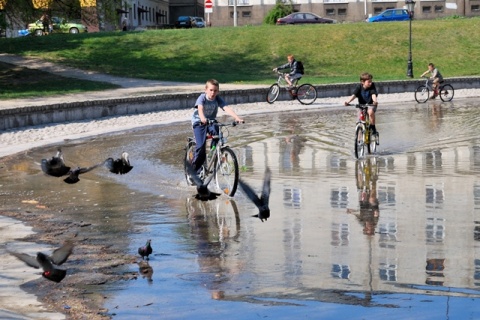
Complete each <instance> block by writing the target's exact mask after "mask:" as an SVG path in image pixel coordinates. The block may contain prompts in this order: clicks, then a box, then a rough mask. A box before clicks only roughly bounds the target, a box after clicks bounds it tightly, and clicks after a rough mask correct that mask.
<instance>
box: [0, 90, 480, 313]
mask: <svg viewBox="0 0 480 320" xmlns="http://www.w3.org/2000/svg"><path fill="white" fill-rule="evenodd" d="M478 107H479V103H478V102H477V101H476V100H474V99H470V100H468V99H464V100H456V101H455V100H454V102H453V103H429V104H423V105H418V104H413V103H410V104H408V103H407V104H401V105H390V106H388V107H384V108H380V109H379V111H378V112H377V119H378V121H377V127H378V129H379V131H380V143H381V144H380V146H379V150H378V152H377V154H376V155H374V156H369V157H368V158H367V159H363V160H360V161H357V160H355V159H354V157H353V140H354V139H353V129H354V121H355V114H356V113H355V111H354V110H353V108H350V109H348V108H325V109H321V110H315V111H313V112H306V111H302V112H292V113H288V114H282V113H277V114H268V115H255V116H251V117H247V119H246V120H247V124H246V125H243V126H239V127H236V128H232V129H230V137H229V142H230V144H231V146H232V147H233V148H234V150H235V151H236V152H237V154H238V159H239V162H240V166H241V167H242V172H241V177H242V178H243V179H244V180H245V181H246V182H248V183H249V184H250V185H252V186H254V187H255V188H257V189H259V188H260V186H261V184H262V178H263V173H264V170H265V167H266V166H268V167H270V169H271V171H272V193H271V198H270V201H271V206H270V207H271V212H272V214H271V218H270V219H268V221H265V222H263V223H262V222H261V221H260V220H259V219H256V218H253V217H251V215H252V214H255V213H256V211H255V210H256V209H255V207H254V206H253V204H252V203H250V202H249V201H247V199H246V198H245V197H244V195H243V194H242V192H241V191H238V192H237V194H236V195H235V197H234V199H233V200H232V199H228V198H226V197H220V198H219V199H217V200H215V201H210V202H201V201H198V200H196V199H194V197H193V196H192V195H193V193H194V189H192V187H187V185H186V183H185V182H184V178H183V171H182V157H183V152H182V149H183V147H184V144H185V142H186V136H188V135H189V134H190V128H189V125H188V123H181V124H174V125H165V126H161V127H156V128H147V129H139V130H134V131H129V132H128V133H122V134H115V135H109V136H102V137H97V138H93V139H85V140H82V141H70V142H67V143H66V144H65V145H63V146H62V148H63V151H64V154H65V158H66V162H67V163H70V164H75V165H76V164H78V165H89V164H92V163H95V162H100V161H102V160H104V159H105V158H106V157H108V156H119V155H120V154H121V152H122V151H124V150H125V151H128V152H129V153H130V155H131V160H132V164H133V165H134V169H133V170H132V171H131V172H130V173H129V174H128V175H125V176H115V175H112V174H110V173H108V172H107V171H106V170H105V169H98V170H96V171H93V172H91V173H88V174H85V175H82V176H81V181H80V182H79V183H77V184H76V185H72V186H70V185H66V184H64V183H63V182H62V181H61V180H60V179H56V178H52V177H46V176H45V175H43V173H42V172H41V171H40V168H39V166H38V162H39V161H40V159H42V158H46V157H50V156H52V155H53V154H54V153H55V150H56V146H54V147H53V146H51V147H45V148H40V149H36V150H33V151H30V152H27V153H26V154H25V155H24V156H23V155H22V156H19V157H18V159H16V161H15V165H11V164H8V163H7V168H8V170H2V171H1V172H0V184H1V185H2V186H1V188H2V197H1V198H0V200H1V201H2V205H3V206H2V207H3V208H5V209H12V210H15V209H21V210H25V209H26V208H28V205H27V204H23V203H21V200H24V199H30V198H31V199H36V200H38V201H39V202H40V203H42V204H43V205H45V206H46V207H48V210H52V211H56V212H57V214H58V216H59V217H61V218H62V219H65V220H67V221H84V222H88V223H92V225H93V228H95V229H96V230H97V231H98V232H101V233H102V236H105V237H106V238H107V239H111V241H112V242H115V243H116V244H117V245H119V246H124V248H127V249H126V250H128V251H129V252H130V253H132V254H135V253H136V250H137V248H138V247H139V246H140V245H143V244H144V242H145V240H146V239H152V246H153V248H154V254H153V255H152V256H151V257H150V260H149V264H150V266H151V267H152V268H153V270H154V273H153V276H152V279H151V281H149V280H148V279H146V278H141V277H140V278H139V279H137V280H135V281H129V282H122V283H117V284H115V285H111V286H109V287H108V288H107V289H106V292H105V294H106V295H107V296H108V297H109V299H107V301H106V307H107V308H108V309H109V313H110V314H112V315H113V316H114V318H115V319H131V318H132V317H139V318H141V319H150V318H151V319H157V318H158V317H159V315H160V317H162V318H168V319H185V318H192V317H195V318H196V319H211V318H212V317H213V316H228V318H229V319H245V318H247V317H248V318H250V317H252V318H253V317H259V318H264V317H269V318H274V319H297V318H300V317H303V318H319V317H321V318H322V319H337V318H349V319H353V318H355V319H360V318H365V317H367V316H369V317H371V316H388V317H389V318H390V319H405V318H422V319H430V318H432V319H433V318H443V319H448V318H457V319H458V318H462V319H464V318H472V319H473V318H479V317H480V307H479V301H478V300H479V298H480V291H479V288H480V287H479V286H480V242H479V240H480V216H479V215H480V178H478V177H479V171H480V135H479V134H480V129H478V128H479V124H480V109H479V108H478ZM35 162H36V163H35ZM127 269H128V270H123V271H125V272H126V271H136V270H138V266H137V265H135V264H133V265H130V266H128V267H127ZM73 276H74V275H73ZM392 309H394V311H392ZM320 315H321V316H320Z"/></svg>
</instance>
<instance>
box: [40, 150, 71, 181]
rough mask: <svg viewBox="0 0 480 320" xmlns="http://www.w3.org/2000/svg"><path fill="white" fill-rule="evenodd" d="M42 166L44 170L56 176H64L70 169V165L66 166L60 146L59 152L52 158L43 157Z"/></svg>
mask: <svg viewBox="0 0 480 320" xmlns="http://www.w3.org/2000/svg"><path fill="white" fill-rule="evenodd" d="M41 166H42V171H43V172H45V173H46V174H48V175H50V176H54V177H61V176H64V175H66V174H67V173H68V172H69V171H70V167H67V166H65V161H64V160H63V153H62V150H61V149H60V148H58V151H57V154H56V155H55V156H53V157H52V158H51V159H42V163H41Z"/></svg>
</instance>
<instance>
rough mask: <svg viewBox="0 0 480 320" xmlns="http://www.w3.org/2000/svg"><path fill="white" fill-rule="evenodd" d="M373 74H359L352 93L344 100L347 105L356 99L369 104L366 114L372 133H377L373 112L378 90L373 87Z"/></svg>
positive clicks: (376, 103)
mask: <svg viewBox="0 0 480 320" xmlns="http://www.w3.org/2000/svg"><path fill="white" fill-rule="evenodd" d="M372 79H373V76H372V75H371V74H370V73H367V72H365V73H362V74H361V75H360V84H358V85H357V86H356V87H355V89H354V90H353V94H352V95H351V96H350V98H348V100H346V101H345V106H349V105H350V102H352V101H353V100H355V99H358V103H359V104H370V105H371V106H369V107H368V116H369V117H370V129H372V134H376V133H377V129H376V128H375V112H376V111H377V106H378V100H377V97H378V92H377V88H376V87H375V83H373V81H372ZM359 112H361V111H359Z"/></svg>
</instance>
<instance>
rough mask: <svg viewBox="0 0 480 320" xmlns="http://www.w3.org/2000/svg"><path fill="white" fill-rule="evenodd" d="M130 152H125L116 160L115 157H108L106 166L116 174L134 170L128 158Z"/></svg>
mask: <svg viewBox="0 0 480 320" xmlns="http://www.w3.org/2000/svg"><path fill="white" fill-rule="evenodd" d="M128 156H129V155H128V153H126V152H123V153H122V157H121V158H118V159H116V160H113V158H108V159H107V160H105V166H106V167H107V168H108V170H110V172H112V173H115V174H126V173H129V172H130V170H132V168H133V167H132V166H131V165H130V160H128Z"/></svg>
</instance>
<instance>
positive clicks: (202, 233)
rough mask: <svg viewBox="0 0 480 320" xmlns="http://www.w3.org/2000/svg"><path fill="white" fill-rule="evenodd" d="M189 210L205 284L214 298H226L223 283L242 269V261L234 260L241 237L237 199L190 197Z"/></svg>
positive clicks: (191, 228) (189, 218)
mask: <svg viewBox="0 0 480 320" xmlns="http://www.w3.org/2000/svg"><path fill="white" fill-rule="evenodd" d="M228 207H229V208H228ZM186 208H187V212H188V221H189V224H190V231H191V236H192V238H193V239H194V240H195V243H196V253H197V255H198V259H197V261H198V264H199V267H200V270H199V271H200V273H201V275H202V276H201V279H202V280H203V285H204V286H205V287H206V288H207V289H208V290H209V291H210V293H211V296H212V298H213V299H215V300H219V299H223V298H224V296H225V293H224V284H225V283H226V282H228V281H229V280H230V278H231V277H232V276H233V275H235V274H238V273H239V272H240V271H241V268H242V267H241V263H240V261H234V258H233V257H232V256H233V255H234V252H232V250H234V248H235V241H237V239H238V237H239V236H240V216H239V213H238V208H237V205H236V203H235V201H234V200H225V199H223V200H216V201H208V202H205V201H200V200H197V199H196V198H187V201H186ZM232 211H233V215H232V214H231V213H232Z"/></svg>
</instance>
